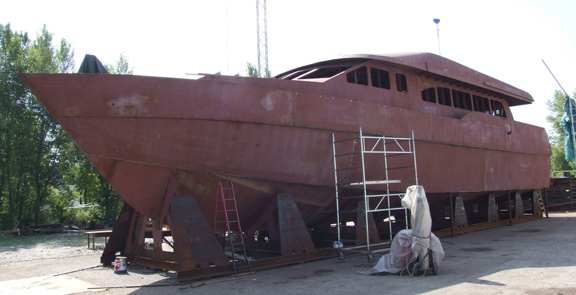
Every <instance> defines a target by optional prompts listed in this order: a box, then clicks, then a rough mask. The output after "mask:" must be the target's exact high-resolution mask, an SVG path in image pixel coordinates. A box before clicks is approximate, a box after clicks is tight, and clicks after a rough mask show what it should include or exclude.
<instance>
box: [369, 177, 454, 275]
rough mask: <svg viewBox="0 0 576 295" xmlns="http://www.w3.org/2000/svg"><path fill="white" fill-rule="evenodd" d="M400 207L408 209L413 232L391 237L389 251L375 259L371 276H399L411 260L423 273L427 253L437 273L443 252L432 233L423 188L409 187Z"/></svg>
mask: <svg viewBox="0 0 576 295" xmlns="http://www.w3.org/2000/svg"><path fill="white" fill-rule="evenodd" d="M402 206H404V207H406V208H408V209H410V213H411V217H410V221H411V224H412V229H405V230H401V231H400V232H398V233H397V234H396V235H395V236H394V238H393V239H392V244H391V246H390V252H389V253H388V254H385V255H383V256H382V257H381V258H380V259H379V260H378V262H377V263H376V265H375V266H374V268H373V271H374V273H381V272H388V273H399V272H401V271H402V270H403V269H405V268H406V267H407V266H408V265H409V264H410V263H411V262H414V261H418V262H419V263H418V265H419V268H420V269H419V270H420V271H426V270H427V269H428V268H429V266H430V264H429V260H428V259H429V255H428V254H429V250H431V251H430V254H431V255H432V258H433V259H432V261H433V265H434V269H435V270H437V269H438V267H439V265H440V263H441V262H442V260H443V259H444V249H443V248H442V244H441V243H440V240H439V239H438V237H436V236H435V235H434V234H433V233H432V231H431V230H432V216H431V215H430V207H429V206H428V200H427V199H426V192H425V191H424V188H423V187H422V186H420V185H413V186H410V187H408V188H407V189H406V194H405V195H404V197H403V198H402Z"/></svg>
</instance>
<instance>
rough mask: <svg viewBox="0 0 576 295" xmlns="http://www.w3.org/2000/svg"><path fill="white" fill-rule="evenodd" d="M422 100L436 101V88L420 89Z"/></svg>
mask: <svg viewBox="0 0 576 295" xmlns="http://www.w3.org/2000/svg"><path fill="white" fill-rule="evenodd" d="M422 100H424V101H428V102H434V103H435V102H436V89H435V88H426V89H424V90H422Z"/></svg>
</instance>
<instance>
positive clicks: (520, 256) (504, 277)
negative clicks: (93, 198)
mask: <svg viewBox="0 0 576 295" xmlns="http://www.w3.org/2000/svg"><path fill="white" fill-rule="evenodd" d="M575 237H576V214H556V215H553V218H550V219H545V220H538V221H532V222H528V223H524V224H520V225H514V226H506V227H500V228H497V229H491V230H486V231H482V232H477V233H471V234H467V235H463V236H459V237H454V238H448V239H443V240H442V242H443V245H444V248H445V250H446V254H447V256H446V259H445V261H444V262H443V264H442V266H441V269H440V273H439V275H438V276H430V277H418V278H411V277H399V276H367V275H363V274H362V272H365V271H367V270H368V269H369V268H370V266H371V264H368V263H367V261H366V258H365V257H363V256H358V257H347V258H346V259H345V261H344V262H339V261H337V260H335V259H328V260H323V261H318V262H313V263H306V264H300V265H294V266H290V267H284V268H278V269H273V270H269V271H261V272H258V273H255V274H250V275H244V276H240V277H228V278H220V279H214V280H209V281H204V282H195V283H186V284H178V283H177V282H176V280H175V279H174V274H173V273H163V272H155V271H153V270H149V269H146V268H142V267H137V266H130V269H129V273H128V274H127V275H117V274H114V273H113V271H112V270H111V269H109V268H103V267H95V266H96V265H97V264H98V260H99V254H100V253H99V251H92V250H86V249H83V248H84V247H85V246H86V245H85V241H84V240H83V239H78V240H77V242H78V244H73V243H70V244H65V245H60V246H58V244H59V243H58V242H56V243H54V244H53V243H52V242H49V241H46V242H39V243H36V244H34V246H26V247H24V249H19V248H17V249H14V248H12V250H9V251H10V252H11V253H17V254H15V255H16V256H17V257H20V261H15V260H14V258H13V257H12V258H10V259H11V262H9V263H4V258H5V257H7V256H6V255H7V254H6V253H5V252H7V251H3V249H6V248H4V247H3V246H1V245H0V255H1V256H0V257H2V258H0V294H3V293H2V290H3V289H2V287H4V289H6V290H8V289H9V288H8V287H10V286H14V285H15V282H17V281H14V280H17V279H25V278H30V279H31V280H32V279H37V278H38V277H39V276H45V277H42V278H45V279H44V283H46V284H47V282H50V283H51V284H52V285H51V287H45V289H46V290H48V289H49V290H51V291H54V290H60V289H58V286H63V285H67V286H68V287H70V286H72V285H73V286H78V289H76V290H75V291H66V292H65V291H62V292H60V293H58V292H52V293H46V292H43V293H45V294H43V295H47V294H67V293H68V294H69V293H74V292H77V293H81V294H266V295H270V294H334V295H337V294H354V293H358V294H363V295H364V294H530V295H547V294H550V295H551V294H554V295H558V294H563V295H568V294H576V280H575V279H574V278H576V255H575V254H576V238H575ZM81 240H82V241H83V242H81ZM62 248H64V249H62ZM76 251H78V252H76ZM70 253H78V255H79V256H72V255H71V254H70ZM62 254H63V255H62ZM21 255H22V256H21ZM27 255H30V256H31V257H36V258H41V257H42V256H43V255H46V256H47V257H51V259H44V260H29V257H28V256H27ZM59 255H60V256H59ZM78 270H79V271H78ZM74 271H75V272H74ZM62 273H65V274H62ZM55 274H61V275H58V276H54V275H55ZM46 276H48V277H46ZM56 279H58V280H56ZM64 282H66V283H64ZM83 284H84V285H83ZM31 285H34V284H31ZM165 285H168V286H165ZM7 286H8V287H7ZM34 287H38V284H36V285H34ZM40 287H42V286H40ZM94 288H96V289H94ZM27 290H28V289H27ZM29 290H30V291H31V290H32V289H29ZM37 290H38V289H34V292H29V293H26V292H24V293H22V292H20V293H18V294H34V293H38V291H37ZM61 290H64V288H62V289H61ZM82 290H84V291H82ZM82 292H84V293H82ZM13 293H14V292H11V293H5V294H13Z"/></svg>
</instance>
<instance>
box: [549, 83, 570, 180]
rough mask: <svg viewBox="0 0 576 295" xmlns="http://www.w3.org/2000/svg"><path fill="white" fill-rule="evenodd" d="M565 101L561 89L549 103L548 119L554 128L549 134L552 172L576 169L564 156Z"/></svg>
mask: <svg viewBox="0 0 576 295" xmlns="http://www.w3.org/2000/svg"><path fill="white" fill-rule="evenodd" d="M573 97H574V96H573ZM565 103H566V96H565V95H564V94H563V93H562V92H560V91H555V92H554V96H553V97H552V99H550V100H548V103H547V104H548V110H549V111H550V114H549V115H548V116H547V117H546V120H547V121H548V122H549V123H550V124H551V125H552V130H550V134H549V135H548V137H549V138H550V145H551V152H552V155H551V157H550V169H551V170H552V171H551V172H554V171H563V170H575V169H576V165H575V163H569V162H568V161H566V159H565V157H564V136H565V133H564V129H562V125H561V124H560V122H561V120H562V116H563V115H564V104H565Z"/></svg>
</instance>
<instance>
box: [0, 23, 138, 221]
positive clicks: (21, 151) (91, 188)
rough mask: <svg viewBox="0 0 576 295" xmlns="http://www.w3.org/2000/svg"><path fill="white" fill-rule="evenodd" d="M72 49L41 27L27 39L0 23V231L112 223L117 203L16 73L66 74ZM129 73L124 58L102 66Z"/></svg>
mask: <svg viewBox="0 0 576 295" xmlns="http://www.w3.org/2000/svg"><path fill="white" fill-rule="evenodd" d="M74 67H75V64H74V53H73V49H72V46H71V45H70V44H69V43H68V42H67V41H66V40H64V39H62V40H59V41H56V40H54V39H53V35H52V34H51V33H50V32H48V30H47V29H46V27H45V26H44V27H43V28H42V30H41V31H40V33H39V34H38V35H37V36H36V37H35V38H33V39H32V38H31V37H30V36H29V35H28V34H27V33H25V32H17V31H14V30H12V28H11V27H10V25H9V24H6V25H2V24H0V229H1V230H12V229H16V228H25V227H28V226H34V225H40V224H47V223H71V224H77V225H87V224H90V223H98V224H110V223H112V222H113V221H114V219H115V217H116V214H117V212H118V210H119V209H120V206H121V201H120V198H118V195H117V194H116V193H115V192H114V191H113V190H112V188H111V187H110V186H109V185H108V184H107V183H106V181H105V180H104V179H103V178H102V176H101V175H100V174H99V173H98V172H97V171H96V170H95V169H94V168H93V167H92V165H91V164H90V162H89V161H88V160H87V159H86V157H85V156H84V154H83V153H82V152H81V151H80V150H79V149H78V147H77V146H76V145H75V143H74V141H73V140H72V139H71V138H70V137H69V136H68V135H67V134H66V133H65V132H64V131H63V129H62V127H61V126H60V125H59V123H58V122H57V121H55V120H54V119H53V118H52V117H51V116H50V115H49V114H48V112H47V111H46V109H45V108H44V107H43V106H42V105H41V104H40V103H39V102H38V100H37V99H36V98H35V97H34V95H32V93H31V92H30V90H29V89H28V88H27V87H26V86H25V84H24V83H23V82H22V80H21V79H20V76H19V73H72V72H73V71H74ZM107 68H108V70H109V71H111V72H113V73H125V74H130V73H131V69H130V67H129V65H128V62H127V60H126V58H125V57H123V56H120V59H119V60H118V62H117V64H115V65H112V66H108V67H107Z"/></svg>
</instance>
